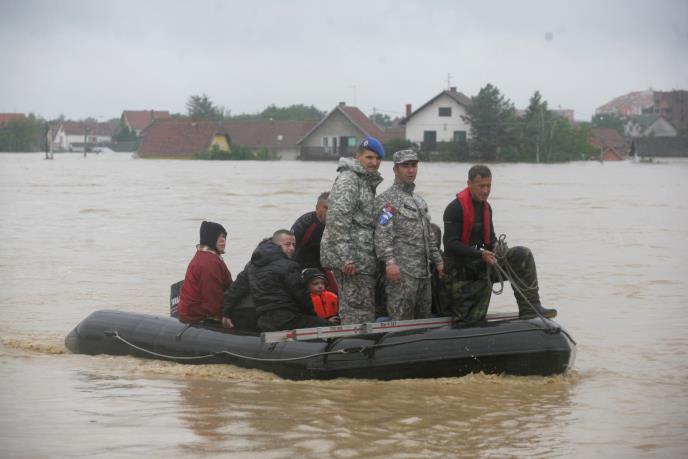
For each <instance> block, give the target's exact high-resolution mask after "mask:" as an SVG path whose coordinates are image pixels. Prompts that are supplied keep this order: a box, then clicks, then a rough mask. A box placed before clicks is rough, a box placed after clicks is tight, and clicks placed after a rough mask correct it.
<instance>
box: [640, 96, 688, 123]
mask: <svg viewBox="0 0 688 459" xmlns="http://www.w3.org/2000/svg"><path fill="white" fill-rule="evenodd" d="M645 113H652V114H655V115H661V116H663V117H664V118H666V119H667V120H668V121H669V122H670V123H671V124H672V126H674V127H675V128H676V129H677V130H680V131H686V130H687V129H688V91H686V90H673V91H655V92H654V93H653V97H652V108H651V109H649V110H647V111H646V112H645Z"/></svg>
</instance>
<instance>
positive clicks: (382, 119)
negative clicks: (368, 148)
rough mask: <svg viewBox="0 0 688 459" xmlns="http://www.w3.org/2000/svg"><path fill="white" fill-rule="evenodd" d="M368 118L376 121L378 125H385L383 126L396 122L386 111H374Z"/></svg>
mask: <svg viewBox="0 0 688 459" xmlns="http://www.w3.org/2000/svg"><path fill="white" fill-rule="evenodd" d="M368 118H370V120H371V121H372V122H373V123H375V124H377V125H378V126H380V127H383V128H386V127H390V126H391V125H392V124H393V123H394V121H393V120H392V118H390V117H389V115H386V114H384V113H377V112H376V113H373V114H372V115H370V116H369V117H368Z"/></svg>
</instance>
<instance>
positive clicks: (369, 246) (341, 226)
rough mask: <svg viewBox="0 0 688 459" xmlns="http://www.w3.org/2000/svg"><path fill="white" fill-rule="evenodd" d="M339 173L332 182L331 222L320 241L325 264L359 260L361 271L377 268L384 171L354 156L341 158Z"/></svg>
mask: <svg viewBox="0 0 688 459" xmlns="http://www.w3.org/2000/svg"><path fill="white" fill-rule="evenodd" d="M337 170H338V171H339V175H338V176H337V178H336V179H335V181H334V185H332V190H331V191H330V198H329V199H328V201H327V202H328V205H329V208H328V209H327V223H326V224H325V231H324V232H323V237H322V240H321V241H320V262H321V264H322V266H323V267H327V268H336V269H341V267H342V266H343V265H344V264H345V263H355V264H356V271H357V272H358V273H360V274H371V275H374V274H375V273H376V271H377V268H376V265H377V262H376V260H375V252H374V244H373V231H374V230H375V224H374V221H375V220H374V219H375V208H374V206H373V205H374V201H375V189H376V188H377V186H378V185H379V184H380V182H382V176H380V173H379V172H377V171H375V172H369V171H367V170H365V169H364V168H363V167H362V166H361V165H360V163H359V162H358V161H356V160H355V159H353V158H342V159H340V160H339V168H338V169H337Z"/></svg>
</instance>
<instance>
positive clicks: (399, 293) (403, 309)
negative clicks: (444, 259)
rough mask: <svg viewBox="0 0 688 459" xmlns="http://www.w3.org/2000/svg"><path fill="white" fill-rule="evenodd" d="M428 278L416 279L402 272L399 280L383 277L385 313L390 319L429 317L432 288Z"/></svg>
mask: <svg viewBox="0 0 688 459" xmlns="http://www.w3.org/2000/svg"><path fill="white" fill-rule="evenodd" d="M430 285H431V282H430V278H429V277H428V278H425V279H417V278H415V277H411V276H409V275H406V274H404V273H402V274H401V279H400V280H399V282H391V281H389V280H387V279H385V292H386V293H387V315H388V316H389V317H390V318H391V319H392V320H410V319H426V318H428V317H430V309H431V306H432V290H431V286H430Z"/></svg>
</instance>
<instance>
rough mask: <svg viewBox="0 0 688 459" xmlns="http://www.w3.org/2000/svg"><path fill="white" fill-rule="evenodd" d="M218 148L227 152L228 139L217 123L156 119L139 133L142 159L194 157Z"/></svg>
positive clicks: (180, 119) (228, 146)
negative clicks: (140, 134) (140, 135)
mask: <svg viewBox="0 0 688 459" xmlns="http://www.w3.org/2000/svg"><path fill="white" fill-rule="evenodd" d="M213 147H217V148H219V149H220V150H222V151H229V149H230V138H229V135H228V133H227V130H226V129H225V128H224V127H223V126H222V125H221V124H219V123H217V122H214V121H206V120H195V119H190V118H159V119H157V120H155V121H154V122H153V123H152V124H150V125H149V126H148V127H147V128H146V129H144V131H143V133H142V140H141V144H140V146H139V149H138V154H139V156H140V157H142V158H154V157H157V158H161V157H162V158H193V157H194V156H195V155H197V154H200V153H206V152H208V151H210V150H212V149H213Z"/></svg>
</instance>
